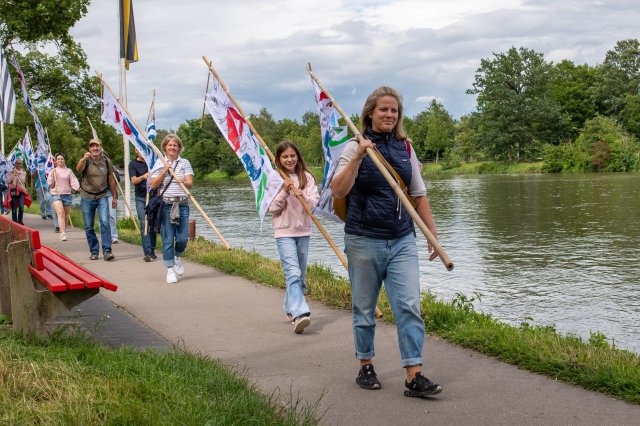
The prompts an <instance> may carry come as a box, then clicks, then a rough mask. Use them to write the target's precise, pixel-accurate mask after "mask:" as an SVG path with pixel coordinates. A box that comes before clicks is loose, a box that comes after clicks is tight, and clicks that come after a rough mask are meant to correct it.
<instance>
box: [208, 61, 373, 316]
mask: <svg viewBox="0 0 640 426" xmlns="http://www.w3.org/2000/svg"><path fill="white" fill-rule="evenodd" d="M202 59H203V60H204V62H205V63H206V64H207V67H209V70H210V71H211V74H213V76H214V77H215V78H216V80H218V83H220V86H222V88H223V89H224V91H225V93H226V94H227V96H228V97H229V99H230V100H231V102H233V104H234V105H235V106H236V109H237V110H238V112H239V113H240V114H241V115H242V118H244V121H245V122H246V123H247V124H248V125H249V128H250V129H251V131H252V132H253V134H254V136H255V137H256V139H258V141H259V142H260V145H262V147H263V148H264V150H265V151H266V153H267V155H268V156H269V159H270V160H271V162H272V163H274V164H275V163H276V161H275V157H274V156H273V153H272V152H271V150H270V149H269V147H268V146H267V144H266V143H265V142H264V141H263V140H262V138H261V137H260V135H259V134H258V132H257V131H256V129H255V128H254V127H253V124H252V123H251V120H250V119H249V117H247V115H246V114H245V113H244V111H243V110H242V107H241V106H240V105H239V104H238V102H236V100H235V99H234V98H233V96H232V95H231V92H230V91H229V88H228V87H227V86H226V85H225V84H224V82H223V81H222V78H220V76H219V75H218V73H217V72H216V70H215V69H214V68H213V66H212V65H211V64H212V61H209V60H208V59H207V57H206V56H203V57H202ZM276 170H278V172H279V173H280V176H282V178H283V179H287V178H288V177H289V176H288V175H287V174H286V173H285V172H284V170H282V169H280V168H276ZM295 196H296V198H297V199H298V201H300V204H302V207H304V210H305V211H306V212H307V214H308V215H309V217H310V218H311V220H313V223H315V224H316V226H317V227H318V229H319V230H320V232H321V233H322V235H323V236H324V238H325V239H326V240H327V242H328V243H329V245H330V246H331V248H332V249H333V251H334V252H335V254H336V255H337V256H338V258H339V259H340V262H342V265H343V266H344V267H345V269H347V270H349V267H348V265H347V259H345V257H344V256H343V254H342V253H341V252H340V250H339V249H338V247H337V246H336V244H335V243H334V242H333V240H332V239H331V237H330V236H329V234H328V233H327V231H326V230H325V229H324V227H323V226H322V224H321V223H320V222H319V221H318V218H316V217H315V216H314V215H313V213H311V209H310V208H309V205H308V204H307V202H306V201H305V199H304V197H303V196H302V195H299V194H295ZM376 315H377V316H379V317H380V316H382V312H381V311H380V309H378V307H377V306H376Z"/></svg>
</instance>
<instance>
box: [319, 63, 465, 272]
mask: <svg viewBox="0 0 640 426" xmlns="http://www.w3.org/2000/svg"><path fill="white" fill-rule="evenodd" d="M307 72H308V73H309V75H310V76H311V78H313V80H314V81H315V82H316V83H317V84H318V87H320V89H322V91H323V92H324V93H325V94H326V95H327V96H328V97H329V99H330V100H331V102H332V103H333V106H335V108H336V110H338V112H339V113H340V115H342V117H343V118H344V120H345V121H346V122H347V125H348V126H349V129H351V131H352V132H353V134H354V135H356V138H358V141H360V142H362V141H364V137H363V136H362V133H360V131H359V130H358V129H357V128H356V126H355V125H354V124H353V122H352V121H351V119H350V118H349V116H347V114H346V113H345V112H344V110H343V109H342V107H341V106H340V105H339V104H338V102H337V101H336V100H335V98H334V97H333V96H332V95H331V94H330V93H329V92H328V91H327V89H325V88H324V86H323V85H322V83H320V80H318V78H317V77H316V76H315V74H314V73H313V71H312V70H311V64H307ZM367 154H368V155H369V158H371V160H372V161H373V162H374V163H375V165H376V166H377V167H378V169H379V170H380V173H382V175H383V176H384V178H385V179H386V181H387V182H388V183H389V185H390V186H391V188H392V189H393V191H394V192H395V193H396V195H397V196H398V198H399V199H400V202H402V205H404V207H405V209H406V210H407V212H408V213H409V216H411V218H412V219H413V221H414V222H415V223H416V225H418V228H420V231H422V233H423V234H424V236H425V237H426V239H427V241H428V242H429V244H431V246H432V247H433V249H434V250H435V251H436V253H437V254H438V256H439V257H440V260H442V263H444V266H445V268H447V270H448V271H451V270H452V269H453V262H452V261H451V259H449V256H448V255H447V253H446V252H445V250H444V248H442V246H441V245H440V243H439V242H438V240H437V239H436V238H435V237H434V236H433V234H432V233H431V231H429V228H427V225H425V223H424V221H423V220H422V218H420V216H419V215H418V212H416V209H415V208H413V206H412V205H411V202H410V201H409V199H408V198H407V197H406V195H405V194H404V192H402V189H401V188H400V186H399V185H398V183H397V182H396V181H395V180H394V179H393V176H391V173H389V171H388V170H387V169H386V168H385V166H384V164H382V162H381V161H380V159H379V158H378V157H377V156H376V155H375V151H374V150H373V149H371V148H367Z"/></svg>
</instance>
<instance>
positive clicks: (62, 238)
mask: <svg viewBox="0 0 640 426" xmlns="http://www.w3.org/2000/svg"><path fill="white" fill-rule="evenodd" d="M60 241H67V234H65V233H64V232H63V233H62V234H60Z"/></svg>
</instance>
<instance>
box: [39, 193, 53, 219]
mask: <svg viewBox="0 0 640 426" xmlns="http://www.w3.org/2000/svg"><path fill="white" fill-rule="evenodd" d="M36 189H37V190H38V201H40V216H42V217H43V218H44V217H47V216H51V211H52V210H53V209H52V208H51V200H50V199H49V190H48V189H47V188H43V187H41V186H39V187H37V188H36Z"/></svg>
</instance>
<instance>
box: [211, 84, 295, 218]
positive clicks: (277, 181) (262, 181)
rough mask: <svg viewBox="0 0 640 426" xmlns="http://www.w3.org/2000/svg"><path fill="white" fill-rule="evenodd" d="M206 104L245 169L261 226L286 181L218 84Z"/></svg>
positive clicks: (213, 86) (212, 87)
mask: <svg viewBox="0 0 640 426" xmlns="http://www.w3.org/2000/svg"><path fill="white" fill-rule="evenodd" d="M206 104H207V108H208V109H209V113H210V114H211V117H213V121H215V123H216V125H217V126H218V128H219V129H220V131H221V132H222V134H223V135H224V137H225V139H226V140H227V142H228V143H229V146H231V149H233V152H235V153H236V155H237V156H238V158H239V159H240V161H242V164H243V165H244V168H245V170H246V171H247V174H248V175H249V178H250V179H251V184H252V185H253V190H254V192H255V195H256V210H257V211H258V215H259V216H260V224H261V226H262V222H263V221H264V216H265V215H266V213H267V211H268V210H269V206H270V205H271V201H273V198H274V197H275V196H276V194H277V193H278V191H279V190H280V187H281V186H282V184H283V182H284V180H283V179H282V177H280V175H279V174H278V172H277V171H276V170H275V169H274V168H273V166H272V165H271V161H270V160H269V156H268V155H267V153H266V152H265V150H264V148H263V147H262V145H261V144H260V141H258V140H257V139H256V137H255V135H254V134H253V132H252V131H251V129H250V128H249V125H247V123H246V122H245V120H244V118H243V117H242V115H240V113H239V112H238V110H237V109H236V107H235V105H234V104H233V102H231V99H229V97H228V96H227V94H226V93H225V91H224V89H223V88H222V86H221V85H220V83H219V82H218V80H216V79H215V78H214V79H213V84H212V85H211V91H210V92H209V93H207V96H206Z"/></svg>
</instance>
